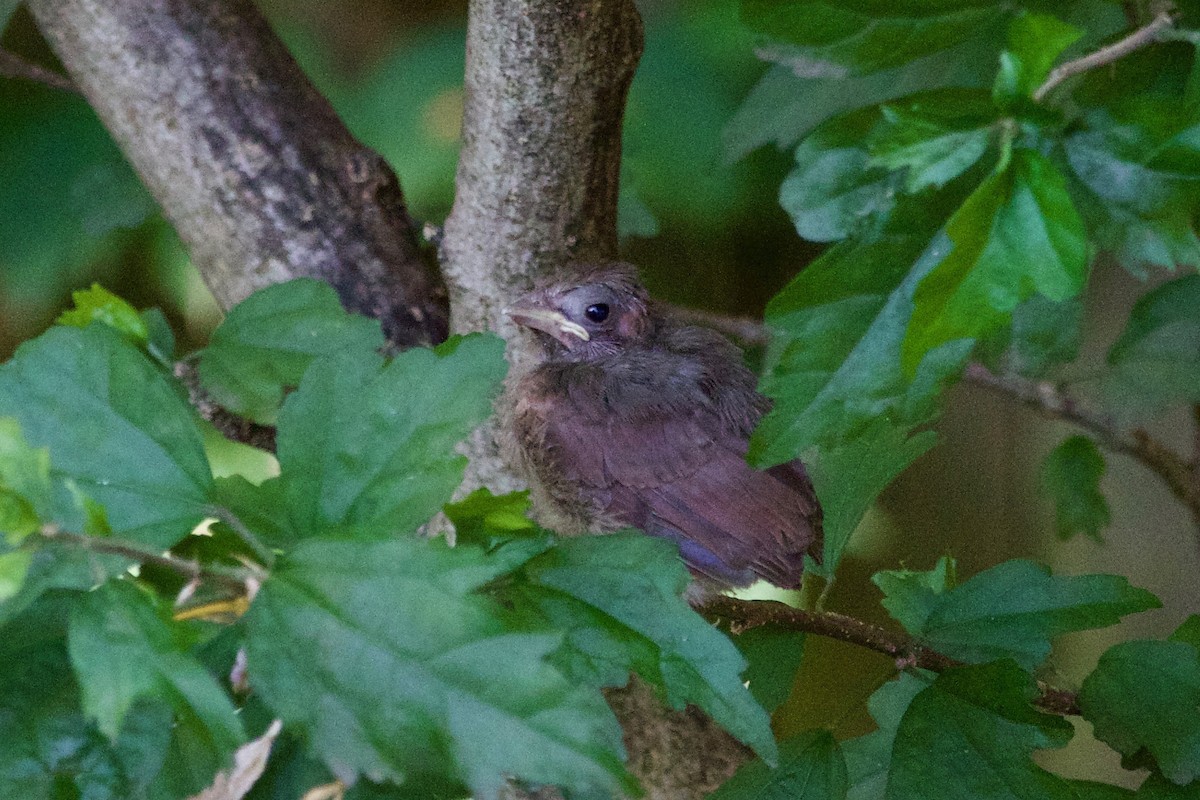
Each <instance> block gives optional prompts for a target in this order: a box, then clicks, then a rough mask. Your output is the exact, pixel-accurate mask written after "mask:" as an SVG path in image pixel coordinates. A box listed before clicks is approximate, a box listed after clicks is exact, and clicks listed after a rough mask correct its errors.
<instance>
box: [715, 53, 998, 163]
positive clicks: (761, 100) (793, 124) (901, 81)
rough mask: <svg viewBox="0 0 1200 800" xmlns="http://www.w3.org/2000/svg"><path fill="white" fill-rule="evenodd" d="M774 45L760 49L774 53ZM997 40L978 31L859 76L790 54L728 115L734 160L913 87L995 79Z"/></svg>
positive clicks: (727, 140) (786, 143)
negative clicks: (816, 68) (795, 60)
mask: <svg viewBox="0 0 1200 800" xmlns="http://www.w3.org/2000/svg"><path fill="white" fill-rule="evenodd" d="M775 52H777V51H775V50H762V49H760V50H759V51H758V54H759V56H760V57H772V55H773V54H774V53H775ZM997 52H998V46H997V44H996V42H995V40H994V38H993V37H989V36H976V37H975V38H973V39H971V40H969V41H967V42H964V43H963V44H960V45H958V46H956V47H954V48H951V49H949V50H946V51H943V52H940V53H936V54H934V55H931V56H927V57H925V58H921V59H919V60H917V61H913V62H910V63H909V64H906V65H904V66H903V67H897V68H893V69H889V70H884V71H881V72H874V73H871V74H870V75H864V76H861V77H842V76H839V77H816V76H813V75H811V74H810V73H809V72H807V71H806V70H804V69H795V68H794V67H795V66H797V65H794V64H792V63H788V61H787V60H786V58H785V59H784V60H783V63H779V64H775V65H773V66H772V67H771V69H770V70H768V71H767V72H766V74H764V75H763V76H762V78H760V79H759V82H758V83H757V84H755V86H754V88H752V89H751V90H750V93H749V94H747V95H746V99H745V100H744V101H743V102H742V105H741V107H740V108H739V109H738V110H737V112H736V113H735V114H734V115H733V117H732V118H731V119H730V120H729V123H728V124H727V125H726V127H725V130H724V132H723V133H722V139H723V140H724V144H725V158H726V160H727V161H729V162H733V161H736V160H738V159H739V158H741V157H743V156H744V155H746V154H747V153H750V152H752V151H753V150H755V149H757V148H759V147H761V146H763V145H765V144H772V143H773V144H775V145H776V146H777V147H778V148H779V149H781V150H787V149H791V148H792V147H794V146H795V145H796V143H797V142H799V141H800V139H801V137H803V136H804V135H805V134H806V133H808V132H809V131H811V130H812V129H813V128H815V127H816V126H817V125H819V124H821V123H822V122H824V121H825V120H827V119H829V118H831V117H834V116H837V115H839V114H844V113H846V112H849V111H853V110H854V109H857V108H862V107H864V106H868V105H874V104H876V103H881V102H884V101H887V100H891V99H893V98H899V97H905V96H907V95H910V94H913V93H914V92H919V91H925V90H929V89H937V88H940V87H944V86H954V87H976V88H982V87H984V86H986V85H988V83H989V82H990V81H991V78H992V72H993V68H992V65H993V64H994V63H995V60H996V53H997Z"/></svg>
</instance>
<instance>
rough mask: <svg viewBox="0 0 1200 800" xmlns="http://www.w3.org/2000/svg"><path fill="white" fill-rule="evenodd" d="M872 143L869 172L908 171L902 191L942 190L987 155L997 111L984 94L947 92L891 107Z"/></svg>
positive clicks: (887, 107) (885, 107)
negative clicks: (877, 169)
mask: <svg viewBox="0 0 1200 800" xmlns="http://www.w3.org/2000/svg"><path fill="white" fill-rule="evenodd" d="M880 112H881V114H882V116H883V123H882V124H881V125H879V126H878V127H877V128H876V130H875V131H874V132H873V133H872V135H871V139H870V142H869V147H870V151H871V160H870V161H869V162H868V164H869V165H870V166H880V167H884V168H886V169H889V170H900V169H904V170H907V172H906V173H905V178H904V190H905V191H906V192H909V193H914V192H919V191H921V190H922V189H926V188H928V187H930V186H932V187H935V188H941V187H942V186H944V185H946V184H947V183H949V182H950V181H951V180H953V179H954V178H957V177H958V176H959V175H961V174H962V173H964V172H966V171H967V170H968V169H969V168H971V167H972V166H973V165H974V164H975V163H976V162H978V161H979V159H981V158H982V157H983V154H984V153H985V152H987V149H988V146H989V145H990V143H991V138H992V129H991V126H992V122H993V119H994V116H995V109H994V108H992V105H991V102H990V100H989V99H988V98H987V96H986V95H984V94H983V93H982V92H978V91H968V90H944V91H941V92H928V93H924V94H921V95H918V96H916V97H910V98H905V99H902V100H897V101H894V102H892V103H887V104H885V105H883V106H881V108H880Z"/></svg>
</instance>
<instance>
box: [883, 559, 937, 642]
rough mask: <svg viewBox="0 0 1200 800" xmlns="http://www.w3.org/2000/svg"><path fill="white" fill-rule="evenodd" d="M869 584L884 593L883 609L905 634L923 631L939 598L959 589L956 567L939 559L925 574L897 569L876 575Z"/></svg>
mask: <svg viewBox="0 0 1200 800" xmlns="http://www.w3.org/2000/svg"><path fill="white" fill-rule="evenodd" d="M871 581H872V583H874V584H875V585H876V586H878V587H879V589H880V590H881V591H882V592H883V607H884V608H886V609H887V612H888V613H889V614H891V615H892V619H894V620H896V621H897V622H899V623H900V624H901V625H903V626H904V627H905V629H906V630H908V631H910V632H913V631H920V630H924V628H925V623H926V621H928V619H929V616H930V615H931V614H932V613H933V611H934V609H936V608H937V607H938V604H939V603H941V600H942V595H944V594H946V592H948V591H950V590H951V589H953V588H954V587H955V586H956V585H958V563H957V562H956V561H955V560H954V559H953V558H951V557H950V556H942V557H941V558H939V559H938V562H937V564H936V565H935V566H934V568H933V569H931V570H929V571H928V572H916V571H914V570H907V569H898V570H887V571H884V572H877V573H875V574H874V575H873V576H871Z"/></svg>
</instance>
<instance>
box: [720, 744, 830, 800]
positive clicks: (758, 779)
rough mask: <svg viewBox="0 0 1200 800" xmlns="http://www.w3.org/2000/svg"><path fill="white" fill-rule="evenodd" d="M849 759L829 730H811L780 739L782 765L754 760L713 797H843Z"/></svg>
mask: <svg viewBox="0 0 1200 800" xmlns="http://www.w3.org/2000/svg"><path fill="white" fill-rule="evenodd" d="M846 788H847V778H846V760H845V759H844V758H843V757H842V753H841V750H840V749H839V748H838V743H837V741H836V740H835V739H834V738H833V736H831V735H830V734H829V732H828V731H809V732H807V733H802V734H800V735H799V736H794V737H792V738H791V739H788V740H786V741H783V742H780V743H779V766H777V767H776V768H774V769H771V768H770V767H768V766H767V765H766V764H764V763H762V762H761V761H754V762H751V763H750V764H747V765H746V766H744V767H742V768H741V769H740V770H738V772H737V774H736V775H734V776H733V777H732V778H730V779H729V781H728V782H726V783H725V785H723V786H722V787H721V788H720V789H718V790H717V791H716V792H714V793H713V794H711V795H709V799H710V800H841V798H844V797H846Z"/></svg>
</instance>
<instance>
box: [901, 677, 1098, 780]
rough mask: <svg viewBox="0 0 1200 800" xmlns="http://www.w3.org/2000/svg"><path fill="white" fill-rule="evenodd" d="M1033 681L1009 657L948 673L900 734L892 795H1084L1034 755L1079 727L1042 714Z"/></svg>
mask: <svg viewBox="0 0 1200 800" xmlns="http://www.w3.org/2000/svg"><path fill="white" fill-rule="evenodd" d="M1036 696H1037V687H1036V686H1035V685H1034V682H1033V679H1032V678H1031V677H1030V676H1029V675H1027V674H1026V673H1025V672H1023V671H1022V670H1020V669H1019V668H1018V667H1017V666H1016V665H1015V664H1013V663H1012V662H1009V661H998V662H995V663H992V664H986V665H983V666H975V667H961V668H958V669H952V670H947V671H946V672H944V673H942V674H941V675H939V676H938V678H937V680H935V681H934V682H933V684H932V685H931V686H929V687H928V688H926V689H924V690H923V691H921V693H920V694H918V695H917V696H916V697H915V698H913V700H912V703H911V704H910V705H909V707H908V710H907V711H906V712H905V714H904V718H903V720H901V722H900V726H899V729H898V730H897V732H896V738H895V747H894V749H893V751H892V760H891V773H890V776H889V778H888V784H887V798H888V800H942V798H946V797H972V798H989V799H990V798H997V799H999V798H1013V799H1014V800H1016V798H1032V797H1037V798H1047V799H1048V800H1057V799H1058V798H1064V799H1065V798H1072V800H1074V798H1077V797H1078V795H1077V794H1076V791H1077V786H1076V785H1075V784H1073V783H1072V782H1071V781H1067V780H1064V779H1063V778H1060V777H1058V776H1057V775H1053V774H1051V773H1049V772H1047V771H1045V770H1044V769H1042V768H1041V767H1039V766H1038V765H1037V764H1035V763H1034V762H1033V761H1032V760H1031V759H1030V755H1031V754H1032V752H1033V751H1034V750H1041V749H1045V748H1058V747H1062V746H1063V745H1065V744H1066V743H1067V741H1068V740H1069V739H1070V738H1071V734H1072V728H1071V724H1070V723H1069V722H1067V721H1066V720H1065V719H1062V718H1061V717H1054V716H1050V715H1048V714H1042V713H1040V712H1038V711H1035V710H1034V709H1033V708H1032V707H1031V706H1030V701H1031V700H1033V699H1034V698H1035V697H1036Z"/></svg>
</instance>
